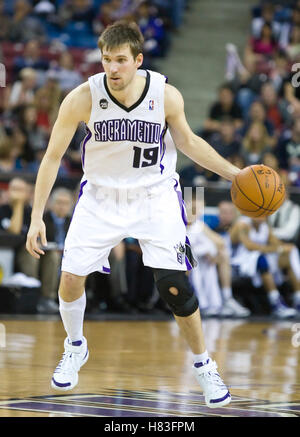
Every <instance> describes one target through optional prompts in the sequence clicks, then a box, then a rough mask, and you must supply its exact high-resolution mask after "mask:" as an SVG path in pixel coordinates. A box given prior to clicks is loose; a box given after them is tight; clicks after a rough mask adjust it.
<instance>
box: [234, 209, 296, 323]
mask: <svg viewBox="0 0 300 437" xmlns="http://www.w3.org/2000/svg"><path fill="white" fill-rule="evenodd" d="M230 235H231V241H232V252H231V264H232V265H233V266H237V267H238V269H239V274H240V275H241V276H245V277H250V278H251V279H252V283H253V285H254V287H260V286H261V285H263V286H264V288H265V290H266V292H267V294H268V299H269V301H270V305H271V308H272V314H273V315H275V316H277V317H279V318H289V317H294V316H296V315H297V310H299V311H300V259H299V252H298V249H297V247H296V246H295V245H293V244H288V243H283V242H282V241H280V240H279V239H278V238H277V237H275V235H274V234H273V233H272V229H271V227H270V226H269V225H268V223H267V221H266V218H252V219H251V218H250V217H240V219H238V220H237V221H236V223H235V224H234V225H233V227H232V229H231V231H230ZM282 270H286V271H287V274H288V278H289V280H290V283H291V285H292V288H293V291H294V296H293V298H294V307H295V308H290V307H288V306H287V305H286V304H285V302H284V301H283V299H282V297H281V296H280V293H279V291H278V289H277V286H278V285H280V284H281V283H282V282H283V275H282Z"/></svg>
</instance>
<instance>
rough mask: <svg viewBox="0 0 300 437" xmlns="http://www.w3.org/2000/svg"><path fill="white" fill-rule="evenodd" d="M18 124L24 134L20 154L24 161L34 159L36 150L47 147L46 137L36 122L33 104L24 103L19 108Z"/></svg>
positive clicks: (35, 110)
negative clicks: (23, 142)
mask: <svg viewBox="0 0 300 437" xmlns="http://www.w3.org/2000/svg"><path fill="white" fill-rule="evenodd" d="M19 126H20V129H21V131H22V133H23V134H24V136H25V144H24V147H23V151H22V154H21V157H22V159H23V160H24V161H25V163H27V164H28V163H30V162H32V161H34V160H35V158H36V156H35V154H36V152H37V151H38V150H41V149H45V148H46V147H47V140H48V137H47V135H45V132H44V131H43V130H42V129H41V128H40V127H39V126H38V124H37V109H36V107H35V105H34V104H29V105H25V106H23V107H22V108H21V110H20V115H19Z"/></svg>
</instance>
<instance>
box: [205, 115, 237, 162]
mask: <svg viewBox="0 0 300 437" xmlns="http://www.w3.org/2000/svg"><path fill="white" fill-rule="evenodd" d="M210 144H211V146H213V148H214V149H215V150H216V151H217V152H218V153H219V154H220V155H221V156H223V158H225V159H227V160H228V161H230V162H232V161H233V160H234V159H235V157H236V156H238V155H239V153H240V149H241V143H240V142H239V141H238V140H236V139H235V126H234V122H233V120H232V119H231V118H230V117H224V118H223V119H222V120H221V122H220V131H219V132H218V133H216V134H213V135H212V136H211V138H210Z"/></svg>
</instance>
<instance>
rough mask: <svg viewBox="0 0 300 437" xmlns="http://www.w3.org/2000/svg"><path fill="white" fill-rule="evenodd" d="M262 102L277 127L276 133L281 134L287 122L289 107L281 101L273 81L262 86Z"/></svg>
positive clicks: (268, 117)
mask: <svg viewBox="0 0 300 437" xmlns="http://www.w3.org/2000/svg"><path fill="white" fill-rule="evenodd" d="M260 95H261V102H262V104H263V105H264V107H265V110H266V118H267V120H270V121H271V123H272V124H273V126H274V128H275V132H276V134H280V132H281V130H282V129H283V125H284V122H285V116H286V114H287V108H286V105H285V104H284V102H282V101H279V99H278V95H277V93H276V89H275V87H274V85H273V84H272V83H271V82H266V83H265V84H263V85H262V87H261V92H260Z"/></svg>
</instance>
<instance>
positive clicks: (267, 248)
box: [244, 241, 277, 253]
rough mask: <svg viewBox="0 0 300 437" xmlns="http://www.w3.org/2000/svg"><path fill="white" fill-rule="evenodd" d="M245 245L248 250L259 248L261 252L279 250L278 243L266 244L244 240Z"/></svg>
mask: <svg viewBox="0 0 300 437" xmlns="http://www.w3.org/2000/svg"><path fill="white" fill-rule="evenodd" d="M244 246H245V247H246V249H248V250H251V251H252V250H257V251H259V252H261V253H273V252H276V250H277V245H275V244H274V245H273V244H269V245H264V244H257V243H253V242H252V241H249V242H244Z"/></svg>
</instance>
